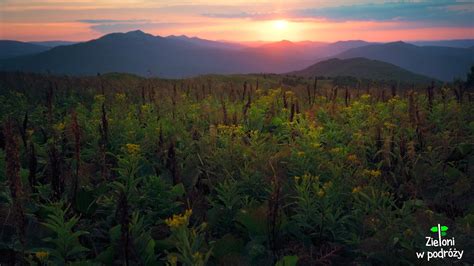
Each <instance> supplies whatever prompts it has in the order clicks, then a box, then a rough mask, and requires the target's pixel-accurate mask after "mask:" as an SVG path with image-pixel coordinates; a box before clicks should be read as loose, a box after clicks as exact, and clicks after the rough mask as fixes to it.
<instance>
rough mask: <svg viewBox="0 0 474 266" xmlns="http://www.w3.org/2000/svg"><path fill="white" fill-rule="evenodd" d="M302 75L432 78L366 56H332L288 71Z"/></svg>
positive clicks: (420, 80) (422, 80)
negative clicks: (339, 57)
mask: <svg viewBox="0 0 474 266" xmlns="http://www.w3.org/2000/svg"><path fill="white" fill-rule="evenodd" d="M288 74H290V75H296V76H303V77H315V76H324V77H338V76H348V77H354V78H360V79H371V80H385V81H398V82H406V83H430V82H431V81H433V79H432V78H429V77H426V76H422V75H418V74H415V73H412V72H410V71H408V70H405V69H402V68H400V67H398V66H395V65H392V64H390V63H385V62H381V61H377V60H371V59H367V58H361V57H359V58H349V59H338V58H333V59H329V60H325V61H321V62H318V63H316V64H314V65H311V66H309V67H307V68H305V69H302V70H299V71H293V72H290V73H288Z"/></svg>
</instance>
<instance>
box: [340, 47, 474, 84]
mask: <svg viewBox="0 0 474 266" xmlns="http://www.w3.org/2000/svg"><path fill="white" fill-rule="evenodd" d="M335 57H337V58H342V59H347V58H354V57H365V58H369V59H375V60H379V61H384V62H388V63H391V64H394V65H397V66H399V67H402V68H404V69H406V70H409V71H412V72H415V73H418V74H422V75H425V76H429V77H433V78H438V79H440V80H444V81H452V80H453V79H454V78H464V77H465V76H466V73H467V72H468V71H469V68H470V67H471V66H472V65H473V64H474V48H472V47H471V48H454V47H441V46H423V47H420V46H416V45H413V44H408V43H405V42H401V41H399V42H392V43H385V44H371V45H366V46H362V47H357V48H352V49H349V50H347V51H344V52H342V53H340V54H338V55H336V56H335Z"/></svg>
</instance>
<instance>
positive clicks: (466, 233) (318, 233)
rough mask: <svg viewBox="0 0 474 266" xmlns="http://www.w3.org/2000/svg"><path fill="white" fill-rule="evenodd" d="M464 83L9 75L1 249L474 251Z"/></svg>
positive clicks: (141, 255)
mask: <svg viewBox="0 0 474 266" xmlns="http://www.w3.org/2000/svg"><path fill="white" fill-rule="evenodd" d="M466 85H468V84H467V83H462V82H458V83H456V84H446V85H443V86H436V87H431V86H428V87H426V86H425V87H419V88H418V87H412V86H413V85H410V86H406V87H403V86H399V87H397V86H396V85H394V84H382V83H377V84H375V83H373V82H369V83H367V82H366V83H360V82H357V81H355V82H354V80H349V81H347V80H346V81H344V80H315V81H314V80H309V79H303V78H293V77H288V76H277V75H238V76H203V77H198V78H192V79H185V80H161V79H142V78H139V77H136V76H132V75H120V74H111V75H103V76H97V77H89V78H73V77H53V76H46V75H33V74H31V75H30V74H22V73H0V121H1V130H0V132H2V133H1V135H0V159H1V160H0V210H1V211H0V224H1V230H0V264H14V263H16V264H21V263H23V264H31V265H328V264H336V265H350V264H351V263H355V264H357V265H374V264H375V265H401V264H419V262H420V261H418V260H417V259H416V256H415V252H416V251H420V250H423V249H424V248H426V247H425V246H424V245H425V236H427V235H429V234H432V232H431V231H430V228H431V227H433V225H436V224H442V225H444V226H447V227H446V228H448V227H449V236H450V237H451V236H453V237H456V248H457V249H458V250H461V249H464V250H465V251H464V252H465V253H464V256H463V259H465V261H470V262H472V261H474V253H473V251H474V249H473V248H472V247H473V246H474V242H473V241H474V237H473V235H472V234H473V232H472V228H473V226H474V205H473V202H474V193H473V192H474V181H473V176H474V172H473V171H474V168H473V165H474V144H473V143H474V119H473V118H474V102H473V101H472V99H473V94H472V92H470V91H469V90H467V89H470V88H467V89H466ZM440 262H441V261H440ZM442 262H443V263H442V264H444V263H446V261H442Z"/></svg>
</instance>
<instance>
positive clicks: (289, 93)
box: [285, 91, 295, 97]
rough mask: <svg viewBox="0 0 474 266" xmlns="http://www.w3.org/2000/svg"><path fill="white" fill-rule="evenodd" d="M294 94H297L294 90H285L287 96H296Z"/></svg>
mask: <svg viewBox="0 0 474 266" xmlns="http://www.w3.org/2000/svg"><path fill="white" fill-rule="evenodd" d="M294 95H295V93H294V92H292V91H285V96H286V97H291V96H294Z"/></svg>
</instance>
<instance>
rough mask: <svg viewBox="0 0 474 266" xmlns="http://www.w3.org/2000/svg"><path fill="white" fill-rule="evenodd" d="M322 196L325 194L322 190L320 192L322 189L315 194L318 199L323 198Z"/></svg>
mask: <svg viewBox="0 0 474 266" xmlns="http://www.w3.org/2000/svg"><path fill="white" fill-rule="evenodd" d="M324 194H325V193H324V190H322V189H320V190H319V191H318V193H317V195H318V197H320V198H322V197H324Z"/></svg>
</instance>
